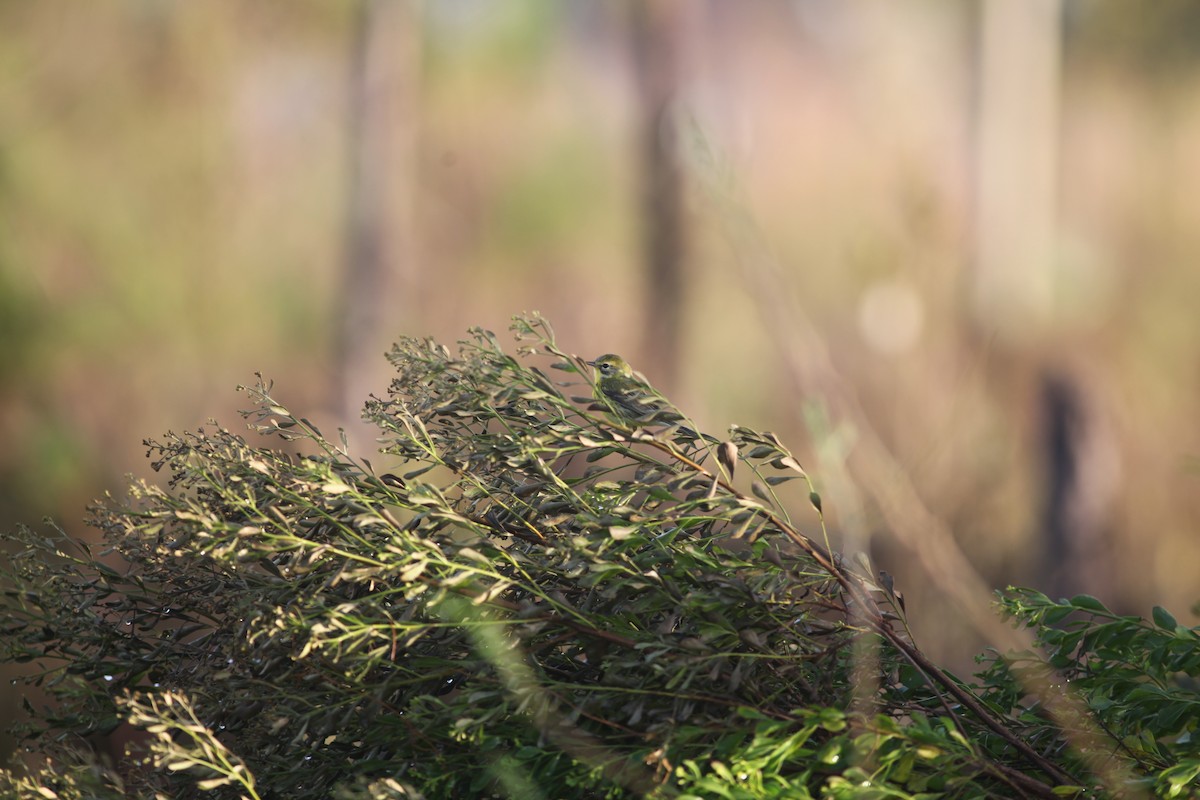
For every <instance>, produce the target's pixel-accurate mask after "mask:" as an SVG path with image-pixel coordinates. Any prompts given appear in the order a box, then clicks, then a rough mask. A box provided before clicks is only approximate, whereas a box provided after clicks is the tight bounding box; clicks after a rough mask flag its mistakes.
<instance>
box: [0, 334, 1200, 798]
mask: <svg viewBox="0 0 1200 800" xmlns="http://www.w3.org/2000/svg"><path fill="white" fill-rule="evenodd" d="M514 330H515V331H516V332H517V335H518V338H519V339H520V340H521V341H522V348H521V353H520V354H521V355H523V356H525V357H526V358H525V360H523V361H518V360H517V359H515V358H513V357H511V356H509V355H506V354H505V353H504V352H503V351H502V349H501V347H500V346H499V345H498V343H497V342H496V340H495V338H494V337H493V336H492V335H491V334H490V333H488V332H485V331H474V332H473V335H472V338H471V339H470V340H468V341H466V342H463V343H461V344H460V348H459V349H458V351H457V352H451V351H449V350H448V349H446V348H444V347H442V346H440V345H438V344H435V343H433V342H430V341H425V340H414V339H410V340H404V341H402V342H401V343H400V344H398V345H397V346H396V347H395V349H394V350H393V351H392V353H391V355H390V358H391V360H392V363H393V364H394V365H395V366H396V369H397V372H398V377H397V378H396V380H395V381H394V383H393V385H392V387H391V390H390V392H389V394H388V396H387V397H386V398H383V399H372V400H371V401H370V402H369V403H368V404H367V407H366V412H365V413H366V417H367V418H368V419H369V420H371V421H372V422H374V423H375V424H376V425H377V426H378V427H379V428H380V430H381V431H382V434H383V439H382V441H383V444H384V452H386V453H388V454H390V455H391V456H393V457H396V458H398V459H399V460H400V461H402V462H404V466H403V467H401V468H399V469H398V470H397V472H399V473H400V474H392V473H382V474H381V473H377V472H376V471H375V469H374V468H373V467H372V465H371V464H370V463H369V462H368V461H367V460H366V459H357V460H356V459H355V458H352V457H351V456H350V455H349V454H348V453H347V452H346V451H345V448H344V447H339V446H336V445H334V444H332V443H330V442H329V441H327V440H326V439H325V438H324V437H323V436H322V435H321V434H320V432H319V431H318V430H317V429H316V428H315V427H314V426H313V425H312V424H311V423H310V422H308V421H306V420H304V419H302V418H300V417H298V416H296V415H293V414H292V413H291V412H290V411H288V410H287V409H286V408H285V407H283V406H281V405H279V404H278V403H277V401H276V400H274V399H273V398H272V397H271V395H270V391H271V390H270V387H269V386H266V385H263V384H261V383H260V385H258V386H256V387H254V388H252V389H249V390H248V392H249V394H250V396H251V398H252V399H253V401H254V403H255V406H256V408H255V410H254V411H252V412H248V416H249V417H251V418H252V427H254V428H255V429H257V430H258V431H259V432H261V433H265V434H268V435H271V436H277V437H281V438H283V439H284V440H288V441H291V442H293V444H292V445H290V446H291V447H302V448H305V449H307V451H308V454H307V455H304V456H297V455H289V454H288V453H287V452H285V450H283V449H274V448H270V447H256V446H252V445H251V444H249V443H247V441H246V440H245V439H244V438H243V437H242V436H240V435H237V434H234V433H232V432H230V431H228V430H225V429H221V428H212V429H206V430H203V431H201V432H199V433H197V434H192V435H183V436H175V435H171V436H168V437H167V438H166V439H165V440H163V441H161V442H156V443H152V444H151V445H150V448H151V452H152V454H153V455H154V457H155V459H156V461H155V465H156V467H157V468H160V469H162V470H164V471H165V473H166V474H167V475H168V476H169V478H168V481H167V485H166V486H165V487H161V488H160V487H155V486H150V485H145V484H140V483H139V484H136V485H135V486H134V487H133V488H132V490H131V496H130V498H129V499H128V500H127V501H124V502H110V503H107V504H105V505H103V506H101V507H98V508H97V509H95V513H94V524H95V525H96V527H97V528H99V529H100V530H101V531H102V532H103V534H104V537H105V542H106V548H105V550H104V551H103V552H101V553H98V554H92V553H91V552H89V551H88V550H87V549H86V548H85V547H83V546H82V545H80V544H78V543H73V542H69V541H67V540H66V538H65V537H62V536H60V535H51V536H48V537H43V536H39V535H37V534H35V533H33V532H31V531H28V530H25V531H22V532H20V533H18V534H16V535H15V536H14V538H15V539H17V540H18V541H19V542H20V545H21V547H22V551H21V552H20V553H19V554H18V555H17V557H16V558H15V560H14V563H13V568H12V572H13V575H12V576H9V578H8V580H9V585H10V586H13V587H15V588H13V589H12V590H10V591H8V592H7V593H6V599H5V606H6V610H7V617H6V621H5V623H4V627H3V629H2V630H0V634H2V635H3V642H4V645H5V648H6V651H5V652H6V655H7V657H8V658H10V659H15V660H18V661H24V662H28V663H29V665H30V668H31V669H32V670H34V672H35V674H34V677H33V678H32V679H31V680H32V681H33V682H34V683H36V684H38V685H40V686H42V687H43V688H44V689H46V690H48V691H49V692H50V694H51V695H52V698H53V700H54V701H55V703H54V705H53V706H52V707H50V708H48V709H45V710H38V711H36V712H33V713H32V719H31V721H30V723H29V725H28V726H27V728H26V729H25V733H26V735H27V737H28V738H29V742H30V744H31V746H35V747H36V748H37V749H38V750H40V751H41V752H43V753H45V754H47V755H48V756H49V757H50V760H49V762H48V763H47V765H46V766H45V767H44V769H43V771H42V772H36V771H35V772H33V773H29V774H24V775H22V774H21V773H19V772H17V773H10V774H6V775H5V776H4V777H3V779H0V796H5V797H21V798H26V797H29V798H32V797H46V796H50V795H46V794H45V793H41V794H39V793H38V792H39V790H38V789H37V788H36V787H37V786H38V785H39V783H40V784H41V785H42V786H44V787H45V786H53V789H52V791H53V792H54V793H55V795H54V796H58V797H102V796H111V797H123V796H130V797H154V796H156V793H157V795H158V796H163V797H201V796H203V797H261V798H269V797H278V798H307V797H312V798H317V797H344V798H366V797H428V798H440V797H445V798H462V797H478V796H510V797H519V798H527V797H534V798H536V797H546V798H557V797H584V798H586V797H595V798H603V797H613V798H616V797H629V796H642V795H650V796H655V797H676V796H678V797H696V798H708V797H728V798H750V797H794V798H807V797H839V798H840V797H863V798H866V797H872V798H874V797H934V796H936V797H963V798H967V797H1019V796H1031V797H1053V796H1059V795H1065V796H1071V795H1074V794H1084V793H1086V792H1088V791H1092V790H1091V789H1087V790H1085V789H1082V788H1075V789H1072V788H1069V787H1071V786H1073V785H1074V786H1079V787H1083V786H1086V787H1095V786H1100V785H1108V786H1109V787H1110V788H1112V789H1114V790H1116V789H1118V788H1120V789H1121V790H1123V791H1131V790H1132V788H1133V787H1136V786H1138V785H1141V786H1142V787H1143V788H1144V790H1145V791H1146V792H1156V793H1158V794H1161V795H1162V796H1182V795H1186V793H1187V792H1188V791H1190V790H1189V789H1188V788H1187V787H1188V786H1189V785H1190V784H1189V782H1190V781H1191V780H1193V779H1194V777H1195V774H1196V768H1197V765H1198V764H1200V761H1198V760H1197V752H1196V749H1195V747H1194V745H1192V744H1191V739H1190V736H1191V734H1192V733H1193V732H1194V729H1195V726H1196V720H1197V716H1198V715H1197V714H1196V713H1195V709H1196V703H1197V697H1196V693H1195V681H1196V678H1197V675H1198V674H1200V668H1198V661H1200V655H1197V649H1196V647H1195V641H1196V632H1195V630H1194V629H1187V628H1183V627H1180V626H1177V625H1175V623H1174V621H1173V620H1171V619H1170V618H1169V616H1168V615H1166V613H1165V612H1156V615H1155V625H1153V626H1151V625H1146V624H1145V623H1142V622H1141V621H1139V620H1130V619H1127V618H1118V617H1112V616H1111V615H1106V612H1103V609H1102V608H1090V607H1088V606H1087V605H1086V604H1083V603H1081V602H1080V601H1079V599H1078V598H1076V601H1073V604H1067V605H1056V604H1053V603H1050V602H1049V601H1047V600H1046V599H1045V598H1041V597H1039V596H1036V595H1034V594H1032V593H1020V592H1017V593H1011V594H1010V595H1008V596H1007V597H1006V598H1005V599H1004V603H1005V605H1006V608H1007V610H1008V612H1009V613H1010V614H1012V615H1013V616H1014V617H1016V618H1017V619H1018V620H1020V621H1021V622H1022V623H1023V624H1027V625H1030V626H1031V627H1034V628H1035V629H1036V630H1037V631H1038V633H1039V636H1040V637H1041V639H1042V641H1043V643H1044V644H1045V645H1046V646H1047V648H1048V652H1049V658H1050V665H1052V666H1053V668H1054V669H1055V670H1056V671H1057V672H1056V673H1052V672H1051V671H1050V668H1049V666H1048V665H1047V664H1046V662H1045V661H1044V660H1043V659H1042V658H1041V657H1040V656H1035V655H1033V654H1020V655H1019V656H1017V657H1015V658H1014V659H1012V660H1011V661H1007V662H1004V661H999V660H996V661H993V662H991V663H990V664H989V665H988V666H987V669H986V670H985V671H984V673H983V674H982V676H981V677H982V678H983V682H982V684H981V685H979V686H977V687H968V686H966V685H964V684H963V683H962V682H960V681H958V680H957V679H955V678H953V677H952V676H950V675H948V674H947V673H945V672H944V671H942V670H940V669H938V668H937V667H936V666H934V665H933V664H930V663H929V662H928V661H927V659H925V657H924V656H923V655H922V654H921V653H920V651H919V650H918V649H917V648H916V647H915V646H913V644H912V642H911V641H910V639H909V637H908V636H907V634H906V632H905V625H904V623H903V615H902V611H901V610H900V608H899V607H898V606H897V604H896V598H895V595H894V594H893V592H892V587H891V586H890V583H888V584H887V585H877V584H876V583H875V582H874V581H873V580H872V579H871V578H870V577H869V576H867V575H865V574H859V573H858V572H856V571H854V570H851V569H850V568H849V567H848V566H847V565H846V564H844V563H842V561H841V559H840V558H837V557H834V556H832V555H831V554H830V551H829V548H828V545H827V543H825V542H824V536H823V535H821V536H820V539H821V541H820V542H819V543H816V542H813V541H812V540H810V539H809V538H808V537H807V536H805V535H804V534H803V533H802V532H801V531H800V530H798V529H797V527H796V526H795V525H794V524H793V522H792V521H791V519H790V518H789V516H788V515H787V513H786V511H785V510H784V508H783V507H782V503H781V502H780V500H779V496H778V495H777V494H776V493H775V492H776V487H777V486H778V485H779V484H781V483H782V482H783V481H782V480H780V479H782V478H789V477H791V478H797V479H800V480H802V481H805V482H806V483H807V480H808V478H807V475H806V474H805V473H804V471H803V469H801V467H800V464H799V463H798V462H797V461H796V459H795V458H794V457H793V456H792V455H791V454H790V453H788V451H787V450H786V449H785V448H784V447H783V446H782V445H781V444H780V442H779V441H778V440H777V439H776V438H775V437H774V436H773V435H772V434H770V433H760V432H755V431H751V430H748V429H744V428H734V429H733V430H732V432H731V435H730V437H729V440H728V443H722V444H714V442H715V440H711V441H710V440H709V439H708V438H705V437H701V436H699V435H697V434H694V433H692V431H691V429H690V428H687V427H684V426H678V427H671V426H666V427H663V426H658V427H651V428H650V429H646V428H638V427H635V426H633V425H631V424H629V423H626V422H622V421H620V420H614V419H612V418H611V417H610V415H609V414H608V413H606V412H607V410H606V409H605V408H604V407H603V406H600V405H593V404H590V401H589V397H590V396H591V391H592V390H591V387H590V386H589V385H588V381H589V380H590V375H589V372H588V370H587V369H586V368H585V367H584V366H583V364H582V362H581V361H580V360H579V359H577V358H574V357H571V356H568V355H567V354H566V353H564V352H562V351H560V350H559V349H558V348H557V346H556V345H555V343H554V341H553V337H552V335H551V334H550V331H549V328H548V326H547V325H546V324H545V322H544V321H543V320H541V319H539V318H536V317H535V318H529V319H526V318H519V319H518V320H517V321H516V324H515V325H514ZM539 363H540V364H542V365H543V366H544V367H546V369H545V370H542V369H538V368H537V367H536V366H534V365H536V364H539ZM554 370H557V371H558V374H559V377H556V378H553V379H552V378H551V377H550V375H553V374H555V372H554ZM572 387H574V388H572ZM564 389H567V390H570V391H573V392H574V393H575V394H576V395H580V397H572V396H571V394H568V393H567V392H565V391H564ZM735 471H736V472H737V473H738V475H737V478H738V481H735V475H734V474H733V473H734V472H735ZM744 472H747V473H750V475H749V476H748V482H749V489H748V491H743V490H742V489H741V488H739V487H740V486H741V483H740V480H741V478H742V475H741V473H744ZM807 490H808V492H809V494H810V498H811V503H812V505H813V506H814V507H815V508H816V510H817V512H818V517H819V511H820V500H819V498H818V496H817V495H816V493H815V492H814V491H813V489H812V486H811V485H808V486H807ZM818 524H819V523H818ZM1064 609H1065V611H1064ZM1072 610H1077V611H1083V612H1087V613H1088V614H1089V615H1088V616H1085V617H1081V618H1076V619H1073V620H1072V621H1064V619H1063V615H1065V614H1067V613H1070V612H1071V611H1072ZM1047 623H1059V626H1058V627H1047ZM1129 648H1135V649H1136V655H1135V654H1132V653H1131V652H1130V650H1129ZM1056 675H1057V676H1063V677H1056ZM1030 676H1032V680H1029V679H1028V678H1029V677H1030ZM1023 677H1024V678H1026V680H1024V681H1022V678H1023ZM1064 677H1065V678H1066V679H1069V680H1070V681H1071V685H1072V686H1073V687H1076V688H1077V689H1078V690H1079V697H1080V699H1081V700H1083V702H1084V703H1086V704H1087V705H1088V706H1089V707H1090V709H1091V712H1092V713H1093V714H1094V715H1095V716H1094V720H1095V723H1096V724H1094V725H1093V724H1090V723H1088V722H1087V719H1085V716H1086V715H1085V714H1084V712H1083V711H1080V714H1081V717H1080V719H1078V720H1075V721H1069V720H1068V721H1067V723H1066V724H1067V726H1068V727H1069V726H1076V727H1078V728H1079V729H1080V730H1086V731H1089V735H1090V736H1091V738H1089V739H1086V740H1084V739H1081V738H1079V737H1076V736H1073V735H1071V731H1070V730H1068V732H1067V734H1064V733H1063V730H1064V721H1063V719H1062V717H1061V715H1060V716H1059V717H1058V718H1051V717H1048V716H1046V715H1045V714H1044V713H1042V710H1041V708H1040V707H1039V705H1038V700H1037V693H1036V692H1035V691H1031V690H1030V687H1031V686H1041V687H1053V686H1054V685H1055V681H1061V680H1063V679H1064ZM1031 697H1032V699H1030V698H1031ZM30 710H31V712H32V711H33V710H32V709H30ZM1097 727H1098V728H1099V731H1097V730H1094V729H1095V728H1097ZM118 728H121V729H122V730H129V729H136V730H139V731H142V732H144V733H143V735H142V737H141V739H140V742H141V744H140V745H138V746H137V748H135V753H134V756H132V757H131V758H130V759H129V760H128V761H127V762H125V763H122V764H109V765H108V766H107V767H104V768H102V765H100V764H98V763H97V762H96V760H95V759H94V758H93V757H92V756H91V755H90V754H89V753H88V752H87V751H86V750H85V749H84V748H83V747H82V746H81V745H82V743H83V742H84V741H85V740H86V737H89V736H92V735H93V734H108V733H111V732H112V731H114V730H115V729H118ZM1105 732H1107V734H1109V736H1108V737H1106V736H1105ZM1079 742H1083V744H1082V745H1080V744H1079ZM1097 743H1102V744H1104V745H1106V746H1107V747H1108V750H1106V751H1105V753H1104V754H1103V759H1099V758H1097V757H1096V756H1097V754H1096V752H1091V753H1089V752H1088V751H1087V749H1088V748H1089V747H1091V748H1093V750H1094V749H1095V748H1096V747H1097V746H1098V745H1097ZM1139 782H1140V783H1139ZM1117 783H1120V787H1118V786H1117V785H1116V784H1117ZM1173 790H1174V791H1175V792H1176V793H1175V795H1172V791H1173Z"/></svg>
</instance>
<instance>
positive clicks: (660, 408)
mask: <svg viewBox="0 0 1200 800" xmlns="http://www.w3.org/2000/svg"><path fill="white" fill-rule="evenodd" d="M587 364H588V366H590V367H595V368H596V373H597V374H598V375H599V380H597V381H596V399H597V400H599V401H600V402H602V403H606V404H607V405H608V406H609V407H610V408H611V409H612V410H613V411H614V412H616V414H617V416H619V417H621V418H622V419H624V420H626V421H627V422H634V423H641V424H645V423H650V422H662V423H667V424H671V423H674V422H678V421H679V420H681V419H683V415H682V414H680V413H679V412H678V411H676V410H675V408H674V407H673V406H672V405H671V404H670V403H668V402H667V400H666V398H664V397H663V396H662V395H660V394H659V393H658V392H656V391H654V389H653V388H651V386H650V385H649V384H647V383H646V382H645V381H642V380H641V379H639V378H638V377H636V376H635V375H634V374H633V367H631V366H629V362H628V361H626V360H625V359H623V358H621V357H620V356H618V355H615V354H613V353H608V354H607V355H603V356H600V357H599V358H597V359H596V360H595V361H588V362H587Z"/></svg>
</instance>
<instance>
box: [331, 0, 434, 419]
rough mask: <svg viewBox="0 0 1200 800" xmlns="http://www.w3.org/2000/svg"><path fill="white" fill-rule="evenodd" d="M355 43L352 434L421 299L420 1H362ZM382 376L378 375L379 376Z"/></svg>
mask: <svg viewBox="0 0 1200 800" xmlns="http://www.w3.org/2000/svg"><path fill="white" fill-rule="evenodd" d="M353 13H354V15H355V20H354V40H353V42H352V43H351V48H352V51H351V54H350V58H351V66H350V75H349V83H350V85H349V92H348V96H349V103H348V109H347V125H348V130H347V143H348V147H349V161H350V164H349V176H350V185H349V187H348V191H347V197H348V199H347V206H348V207H347V216H346V245H345V246H346V251H345V253H346V256H345V258H346V262H345V269H344V271H343V273H342V278H343V279H342V287H341V297H340V307H339V308H338V310H337V313H336V316H337V321H336V325H337V330H336V336H337V341H336V345H335V351H334V354H333V364H334V369H333V374H332V376H331V380H332V386H331V391H332V392H333V393H334V395H333V406H334V409H335V412H336V414H337V417H338V420H339V422H340V423H341V424H342V425H344V426H346V427H347V432H348V433H351V431H352V426H354V425H355V424H356V423H357V422H358V420H359V414H360V410H361V408H362V404H363V402H364V401H365V400H366V398H367V395H368V394H369V393H370V392H371V391H372V390H379V389H381V388H383V387H382V385H375V384H376V383H380V382H381V381H382V380H385V378H384V377H383V375H384V369H385V365H386V362H385V361H384V360H383V358H382V354H383V351H384V350H385V349H386V347H387V345H388V343H389V341H390V338H391V337H392V335H393V334H394V333H395V332H396V329H397V328H398V324H397V320H399V319H403V318H404V317H406V316H407V315H408V312H409V311H410V310H411V308H412V305H411V302H410V299H409V295H410V294H411V291H409V290H410V289H411V284H412V280H411V279H410V277H411V271H412V270H411V260H412V259H411V252H412V249H413V243H412V238H413V235H414V227H413V225H412V224H411V218H412V202H411V198H410V195H409V192H410V189H409V187H411V185H412V183H413V181H412V172H413V163H414V159H413V150H414V142H415V130H416V114H417V108H418V101H417V97H416V86H417V83H416V80H415V76H416V71H417V68H418V64H419V63H420V59H419V52H418V48H419V47H420V36H419V23H420V17H419V4H418V3H416V2H412V1H411V0H359V2H358V3H357V5H356V7H355V9H354V12H353ZM377 378H378V380H376V379H377Z"/></svg>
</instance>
